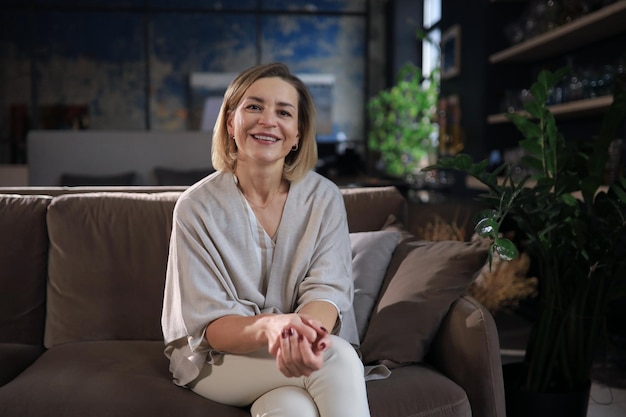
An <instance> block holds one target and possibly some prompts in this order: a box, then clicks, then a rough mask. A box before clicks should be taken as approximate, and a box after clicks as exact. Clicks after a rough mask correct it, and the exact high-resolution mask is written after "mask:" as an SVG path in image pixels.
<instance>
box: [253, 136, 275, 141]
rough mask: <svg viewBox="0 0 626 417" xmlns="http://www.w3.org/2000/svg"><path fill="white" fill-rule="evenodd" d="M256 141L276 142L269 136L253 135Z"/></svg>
mask: <svg viewBox="0 0 626 417" xmlns="http://www.w3.org/2000/svg"><path fill="white" fill-rule="evenodd" d="M254 137H255V138H256V139H258V140H264V141H267V142H276V141H277V140H276V138H273V137H270V136H260V135H255V136H254Z"/></svg>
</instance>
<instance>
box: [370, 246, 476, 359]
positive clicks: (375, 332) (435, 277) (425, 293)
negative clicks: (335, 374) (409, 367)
mask: <svg viewBox="0 0 626 417" xmlns="http://www.w3.org/2000/svg"><path fill="white" fill-rule="evenodd" d="M487 251H488V245H487V244H486V242H483V241H477V242H458V241H441V242H429V241H414V240H410V239H409V240H406V241H404V242H402V243H400V245H398V248H397V249H396V252H395V253H394V258H395V262H394V259H392V261H391V263H390V268H389V271H388V276H387V277H386V278H385V283H384V284H383V290H382V291H383V292H382V295H381V297H380V299H379V302H378V304H377V306H376V309H375V310H374V312H373V313H372V317H371V319H370V323H369V327H368V329H367V333H366V335H365V339H364V341H363V343H362V344H361V352H362V354H363V361H364V362H365V363H371V364H383V365H386V366H388V367H389V368H395V367H398V366H402V365H406V364H410V363H416V362H420V361H422V359H423V358H424V356H425V355H426V353H428V349H429V346H430V343H431V341H432V339H433V338H434V336H435V334H436V332H437V329H438V328H439V325H440V323H441V320H442V319H443V317H444V316H445V315H446V313H447V312H448V309H449V308H450V305H451V304H452V302H453V301H454V300H456V299H457V298H458V297H459V296H460V295H462V294H463V293H465V292H466V290H467V287H468V286H469V284H470V283H471V282H472V280H473V279H474V278H475V276H476V273H477V272H478V270H479V269H480V268H481V267H482V266H483V265H484V263H485V261H486V259H487Z"/></svg>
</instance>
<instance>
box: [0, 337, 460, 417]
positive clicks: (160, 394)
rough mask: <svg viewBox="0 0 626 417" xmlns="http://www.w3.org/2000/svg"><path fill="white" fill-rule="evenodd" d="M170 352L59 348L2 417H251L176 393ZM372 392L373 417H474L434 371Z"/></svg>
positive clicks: (408, 375)
mask: <svg viewBox="0 0 626 417" xmlns="http://www.w3.org/2000/svg"><path fill="white" fill-rule="evenodd" d="M163 348H164V345H163V342H161V341H120V340H114V341H93V342H77V343H67V344H63V345H58V346H55V347H53V348H51V349H49V350H47V351H46V352H45V353H44V354H43V355H41V357H39V359H37V361H35V363H33V364H32V365H31V366H30V367H29V368H27V369H26V370H25V371H24V372H22V373H21V374H20V375H19V376H18V377H16V378H15V379H14V380H13V381H12V382H11V383H9V384H7V385H5V386H4V387H3V388H2V389H1V390H0V415H1V416H5V415H8V414H7V410H11V413H14V414H12V415H20V416H38V417H46V416H50V417H70V416H89V417H99V416H103V417H104V416H115V417H126V416H128V417H136V416H138V415H139V416H148V415H149V416H152V417H159V416H164V417H165V416H168V417H169V416H173V415H184V416H187V417H193V416H198V417H200V416H202V417H212V416H215V417H246V416H248V417H249V412H248V410H247V409H240V408H234V407H227V406H224V405H221V404H217V403H215V402H213V401H210V400H207V399H205V398H202V397H200V396H199V395H196V394H194V393H193V392H191V391H189V390H187V389H185V388H176V389H172V388H173V387H172V385H173V383H172V382H171V376H170V375H169V372H168V362H167V359H166V357H165V356H164V354H163ZM60 364H61V365H60ZM367 390H368V397H369V399H370V406H371V409H372V410H371V415H372V417H383V416H384V417H396V416H397V417H406V416H418V415H419V416H441V417H448V416H449V417H453V416H454V417H462V416H471V409H470V405H469V402H468V400H467V396H466V395H465V391H464V390H463V389H462V388H461V387H459V386H458V385H456V384H455V383H454V382H452V381H451V380H450V379H448V378H446V377H445V376H443V375H442V374H441V373H439V372H437V371H435V370H434V369H432V368H431V367H430V366H428V365H413V366H407V367H403V368H398V369H396V370H394V372H393V373H392V374H391V376H390V377H389V378H388V379H386V380H384V381H370V382H368V383H367ZM407 392H413V393H415V394H416V395H411V396H407ZM147 400H148V401H147ZM207 410H211V412H210V414H207Z"/></svg>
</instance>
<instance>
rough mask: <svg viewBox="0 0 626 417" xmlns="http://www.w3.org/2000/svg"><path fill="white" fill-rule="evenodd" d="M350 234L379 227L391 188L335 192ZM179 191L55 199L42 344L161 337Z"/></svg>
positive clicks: (392, 208) (391, 200)
mask: <svg viewBox="0 0 626 417" xmlns="http://www.w3.org/2000/svg"><path fill="white" fill-rule="evenodd" d="M342 193H343V195H344V201H345V203H346V210H347V213H348V223H349V227H350V231H351V232H359V231H370V230H380V228H381V227H382V226H383V225H384V223H385V222H386V220H387V219H388V217H389V215H390V214H394V215H395V216H396V217H398V218H401V219H402V218H403V216H404V215H405V212H406V201H405V200H404V198H403V197H402V195H401V194H400V193H399V192H398V191H397V190H396V189H395V188H393V187H385V188H382V187H381V188H346V189H343V190H342ZM179 196H180V192H167V193H145V194H144V193H86V194H68V195H63V196H58V197H55V198H54V199H53V200H52V203H51V204H50V206H49V207H48V216H47V222H48V231H49V238H50V249H49V268H48V285H47V314H46V329H45V346H46V347H51V346H54V345H57V344H61V343H67V342H75V341H80V340H161V339H162V332H161V324H160V317H161V308H162V301H163V289H164V284H165V269H166V264H167V253H168V246H169V238H170V232H171V227H172V213H173V209H174V205H175V202H176V200H177V198H178V197H179Z"/></svg>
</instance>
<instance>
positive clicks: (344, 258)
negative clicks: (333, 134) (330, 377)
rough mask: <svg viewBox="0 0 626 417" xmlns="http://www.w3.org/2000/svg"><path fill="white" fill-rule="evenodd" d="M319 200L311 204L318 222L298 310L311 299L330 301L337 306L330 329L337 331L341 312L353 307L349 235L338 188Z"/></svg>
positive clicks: (300, 291) (300, 287)
mask: <svg viewBox="0 0 626 417" xmlns="http://www.w3.org/2000/svg"><path fill="white" fill-rule="evenodd" d="M316 200H320V199H316ZM321 200H322V201H316V202H315V206H314V207H313V211H314V213H316V214H315V215H313V216H312V217H315V216H319V219H320V221H319V226H318V232H317V236H316V239H315V247H314V249H313V256H312V258H311V260H310V267H309V269H308V271H307V274H306V276H305V278H304V279H303V280H302V282H301V283H300V286H299V288H298V303H297V304H298V306H297V310H299V309H300V308H302V306H304V305H305V304H307V303H309V302H311V301H314V300H323V301H327V302H330V303H331V304H333V305H335V307H336V308H337V309H338V314H339V320H338V322H337V325H336V326H335V329H334V330H333V332H334V333H338V331H339V329H340V327H341V323H342V320H343V316H344V314H345V313H346V312H348V311H350V310H351V308H352V299H353V280H352V253H351V246H350V235H349V232H348V222H347V217H346V209H345V206H344V201H343V197H342V196H341V193H340V192H339V190H338V189H337V190H336V191H335V192H332V193H327V194H325V195H323V196H322V198H321ZM313 222H314V221H313ZM297 310H296V311H297Z"/></svg>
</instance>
